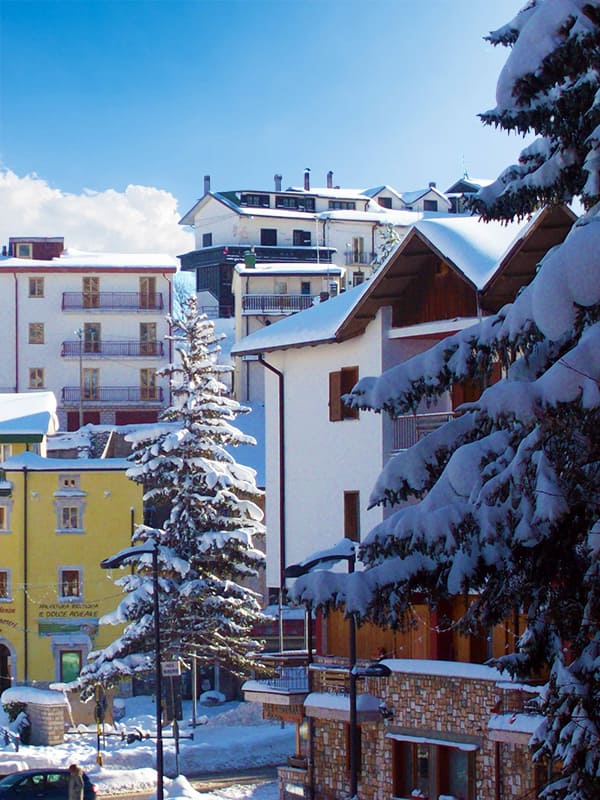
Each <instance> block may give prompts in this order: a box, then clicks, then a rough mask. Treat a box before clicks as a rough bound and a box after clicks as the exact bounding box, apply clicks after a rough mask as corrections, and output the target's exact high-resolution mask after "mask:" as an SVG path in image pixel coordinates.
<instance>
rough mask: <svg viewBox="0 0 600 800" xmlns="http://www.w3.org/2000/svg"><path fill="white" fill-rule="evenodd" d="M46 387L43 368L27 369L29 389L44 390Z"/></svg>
mask: <svg viewBox="0 0 600 800" xmlns="http://www.w3.org/2000/svg"><path fill="white" fill-rule="evenodd" d="M45 386H46V370H45V369H44V367H29V388H30V389H44V388H45Z"/></svg>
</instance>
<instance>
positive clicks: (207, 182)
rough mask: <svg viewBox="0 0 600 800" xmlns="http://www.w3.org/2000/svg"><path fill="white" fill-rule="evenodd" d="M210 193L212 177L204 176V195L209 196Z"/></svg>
mask: <svg viewBox="0 0 600 800" xmlns="http://www.w3.org/2000/svg"><path fill="white" fill-rule="evenodd" d="M209 192H210V175H205V176H204V194H208V193H209Z"/></svg>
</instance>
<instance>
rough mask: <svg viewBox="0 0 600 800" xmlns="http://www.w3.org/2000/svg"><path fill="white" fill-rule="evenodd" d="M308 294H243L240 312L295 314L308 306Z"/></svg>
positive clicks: (310, 296)
mask: <svg viewBox="0 0 600 800" xmlns="http://www.w3.org/2000/svg"><path fill="white" fill-rule="evenodd" d="M312 302H313V299H312V295H310V294H245V295H243V297H242V314H244V315H249V314H295V313H296V312H298V311H304V309H305V308H310V306H311V305H312Z"/></svg>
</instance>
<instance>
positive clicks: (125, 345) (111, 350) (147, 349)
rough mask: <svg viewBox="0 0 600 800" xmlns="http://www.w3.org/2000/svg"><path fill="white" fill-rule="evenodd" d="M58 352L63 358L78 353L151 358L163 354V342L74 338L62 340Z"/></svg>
mask: <svg viewBox="0 0 600 800" xmlns="http://www.w3.org/2000/svg"><path fill="white" fill-rule="evenodd" d="M60 354H61V356H64V357H65V358H69V357H77V356H79V355H80V354H81V355H82V356H83V357H84V358H94V357H101V356H116V357H119V356H121V357H123V358H135V357H141V358H152V357H158V356H162V355H164V344H163V342H143V341H140V340H137V339H131V340H130V341H126V342H106V341H91V342H86V341H84V342H83V343H82V342H80V341H79V340H76V341H72V342H63V343H62V347H61V351H60Z"/></svg>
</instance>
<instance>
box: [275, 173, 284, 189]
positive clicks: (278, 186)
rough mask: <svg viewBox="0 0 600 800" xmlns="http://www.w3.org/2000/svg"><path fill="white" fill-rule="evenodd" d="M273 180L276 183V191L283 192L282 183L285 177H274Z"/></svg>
mask: <svg viewBox="0 0 600 800" xmlns="http://www.w3.org/2000/svg"><path fill="white" fill-rule="evenodd" d="M273 180H274V181H275V191H276V192H280V191H281V181H282V180H283V177H282V176H281V175H274V176H273Z"/></svg>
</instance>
